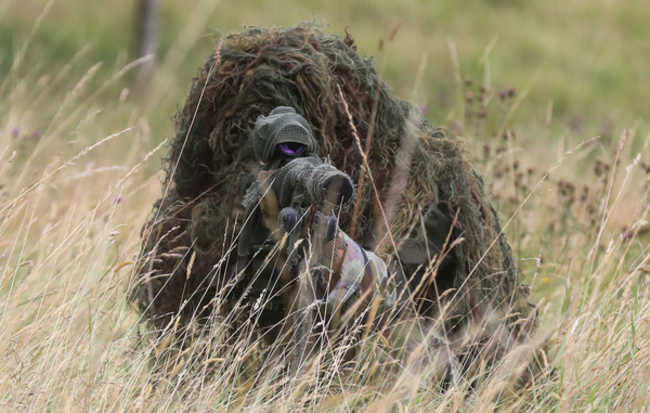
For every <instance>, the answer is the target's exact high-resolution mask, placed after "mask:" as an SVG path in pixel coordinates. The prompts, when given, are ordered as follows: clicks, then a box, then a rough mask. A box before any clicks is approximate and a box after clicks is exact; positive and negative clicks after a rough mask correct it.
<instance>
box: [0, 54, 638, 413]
mask: <svg viewBox="0 0 650 413" xmlns="http://www.w3.org/2000/svg"><path fill="white" fill-rule="evenodd" d="M73 65H75V62H74V61H72V62H70V65H68V66H65V67H63V68H62V69H61V71H58V72H54V73H50V72H48V70H47V69H45V68H42V67H41V68H39V67H34V68H31V69H29V70H18V69H15V70H13V71H12V73H11V75H10V76H8V77H7V78H6V79H5V80H4V81H3V83H2V86H1V87H0V93H1V94H0V185H1V188H0V264H1V272H0V354H1V355H2V357H1V358H0V372H1V373H0V410H2V411H237V410H246V411H292V410H299V409H302V410H309V411H313V410H318V411H362V410H364V411H399V412H402V411H454V410H461V411H491V410H493V409H494V408H495V407H498V408H500V409H501V410H503V411H562V412H563V411H573V410H580V411H585V410H588V411H646V410H648V408H649V407H650V400H649V398H648V394H649V393H650V375H649V374H648V373H647V372H648V371H650V354H649V351H650V350H649V349H650V343H648V337H650V331H648V330H649V327H648V325H649V323H648V320H647V314H649V313H650V312H649V310H650V308H649V305H650V300H649V299H648V294H647V293H648V288H649V285H648V273H649V272H650V264H649V263H648V260H650V254H649V250H648V243H649V241H650V238H649V232H650V225H649V224H648V222H647V220H648V210H649V209H650V204H649V203H648V190H649V188H650V186H649V182H650V181H649V179H648V173H649V172H650V167H648V165H647V164H646V163H645V162H648V155H647V154H646V152H647V146H648V142H650V141H649V140H648V137H645V136H638V135H637V134H636V133H635V131H634V130H627V131H621V134H620V138H619V137H614V138H612V139H610V141H608V139H607V136H604V137H601V138H594V139H590V140H587V141H585V142H582V143H579V142H570V140H569V139H567V140H560V141H556V142H554V143H551V144H549V143H547V140H546V139H545V138H544V137H545V129H544V125H541V126H540V127H539V130H538V131H537V134H535V135H530V136H529V137H526V136H519V137H517V135H516V128H512V129H509V130H505V126H504V127H503V130H501V128H500V129H499V133H498V134H497V136H496V137H491V133H489V132H488V130H490V127H488V126H489V125H490V123H489V122H488V119H492V122H494V119H497V120H499V119H501V120H503V119H506V118H507V119H512V115H508V113H514V112H515V111H516V110H517V107H518V106H519V105H520V104H524V105H525V99H521V100H519V97H521V96H522V95H523V93H519V92H517V93H516V94H515V96H514V97H506V98H504V99H503V100H501V97H500V96H498V95H497V92H496V91H494V90H488V91H486V92H484V93H486V96H485V101H490V102H492V103H491V104H489V105H487V106H486V107H487V108H488V110H489V111H490V114H494V115H489V116H492V117H491V118H490V117H488V115H484V114H482V109H480V107H479V106H478V104H477V101H476V98H474V99H471V100H470V99H469V96H468V95H467V92H468V91H472V93H474V94H475V96H478V94H480V93H481V92H480V91H479V90H478V85H474V84H472V85H470V84H469V83H470V82H466V83H463V82H458V84H457V88H458V91H459V96H466V98H465V101H464V102H465V103H463V100H462V99H460V100H459V102H458V105H461V104H462V107H461V106H457V108H456V109H457V110H456V111H455V112H456V113H461V114H462V117H461V119H462V120H463V122H462V123H451V124H450V131H451V133H459V134H462V135H463V136H464V137H465V138H466V139H467V140H468V142H469V143H468V145H469V146H470V147H472V148H473V152H474V153H475V158H476V163H477V167H478V169H479V170H481V171H482V172H483V173H484V176H485V180H486V182H487V185H488V188H489V190H490V191H491V192H492V193H493V195H494V201H495V203H496V204H498V206H499V210H500V212H501V213H502V220H503V222H504V223H506V232H507V233H508V236H509V239H510V241H511V243H512V245H513V249H514V250H515V253H516V256H517V259H518V260H519V263H520V266H521V268H522V272H523V274H522V276H523V277H524V278H525V279H526V280H527V281H528V282H529V283H530V284H531V285H532V290H533V294H532V300H533V301H534V302H535V303H539V306H540V320H541V325H540V332H539V335H538V337H536V338H535V340H539V341H542V340H543V341H547V342H548V347H547V351H546V352H545V353H544V355H543V356H542V357H544V358H545V359H546V360H544V362H547V363H548V364H550V365H551V366H552V371H551V374H549V375H546V376H544V377H541V378H538V379H536V380H534V381H533V382H532V383H531V385H530V386H528V387H526V388H523V389H520V390H518V391H516V392H514V393H512V392H509V391H508V387H509V386H508V385H509V384H510V382H511V375H512V373H513V372H516V371H517V370H518V369H520V368H522V367H523V364H522V363H521V358H520V356H521V352H524V351H525V350H526V349H522V348H519V349H515V351H513V353H512V354H510V355H508V356H507V357H506V358H505V359H504V361H503V363H502V365H501V366H500V367H499V368H497V370H496V373H495V375H494V376H492V377H491V378H490V379H489V380H487V381H485V382H484V383H482V384H481V385H480V386H479V387H478V388H474V389H470V386H469V383H464V382H462V381H461V382H459V383H457V384H456V385H455V386H452V387H451V388H450V389H449V390H448V391H446V392H441V391H439V389H438V388H437V384H436V383H435V381H434V380H428V379H427V377H428V376H429V373H430V372H429V371H428V370H427V369H426V368H424V369H421V370H418V371H416V372H413V371H409V370H399V369H398V370H396V371H397V373H395V374H394V375H393V376H391V375H390V373H389V370H382V369H381V368H379V366H378V364H376V363H373V360H374V359H375V358H376V359H377V360H382V357H383V355H382V354H380V351H379V350H378V349H380V348H381V347H380V346H378V345H375V344H373V343H370V344H371V345H370V346H368V350H367V351H365V352H362V355H363V357H365V358H366V359H367V360H369V362H368V363H359V364H357V365H356V367H355V366H353V367H352V368H350V369H347V370H342V369H339V368H337V367H336V365H334V364H332V361H331V360H336V357H338V356H340V354H337V349H335V348H326V349H324V350H323V352H322V353H321V354H320V355H318V356H317V357H321V356H322V359H321V360H322V361H323V363H322V364H318V363H315V364H312V365H311V367H312V368H308V369H305V371H303V372H302V373H301V374H300V375H298V376H291V375H286V374H284V373H283V370H282V369H280V368H274V367H277V366H273V365H267V366H266V368H265V369H264V370H263V371H262V372H261V373H260V376H259V377H257V380H250V378H251V377H256V376H255V373H257V372H253V373H250V372H248V373H242V372H243V371H245V370H246V365H247V360H248V359H250V358H251V357H261V356H260V353H259V352H258V351H257V347H258V344H259V337H257V336H256V335H255V333H254V329H252V328H250V323H248V324H246V328H244V329H242V330H241V331H238V332H237V334H236V336H235V339H234V340H232V338H231V339H230V342H229V343H227V345H226V341H228V339H229V338H228V337H226V334H225V330H224V329H223V328H220V326H219V323H218V322H215V323H214V325H213V326H211V328H210V330H208V331H205V332H204V333H205V334H204V335H203V337H204V340H203V341H201V342H199V343H197V344H196V345H195V346H192V347H190V348H189V352H188V353H186V354H182V355H180V356H179V355H177V354H173V353H169V355H168V356H165V354H166V353H165V351H166V349H165V343H164V342H160V341H159V340H158V338H157V337H156V336H151V335H149V334H148V332H147V330H146V329H144V328H143V327H142V324H141V323H142V322H143V321H144V320H141V319H140V318H139V314H138V313H137V312H136V311H134V310H133V309H132V308H131V307H130V305H129V303H128V301H127V300H126V292H127V291H128V288H129V283H130V279H131V272H132V271H133V268H134V261H136V260H137V258H138V252H139V243H140V234H139V231H140V228H141V225H142V224H143V223H144V222H145V220H146V217H147V216H148V214H149V212H150V210H151V204H152V202H153V200H154V199H155V198H156V197H157V196H158V195H159V194H160V192H161V186H160V179H161V176H160V175H159V173H158V172H157V169H158V166H159V162H158V157H159V156H161V155H162V154H163V153H164V151H165V148H164V145H163V146H162V147H161V146H160V145H159V146H156V145H157V144H158V143H159V141H158V140H156V141H154V139H153V138H152V137H150V136H149V133H150V132H149V127H148V123H147V116H146V114H147V113H148V112H146V111H143V109H141V107H140V106H136V105H134V104H133V103H131V102H130V100H129V99H128V94H127V92H126V91H125V90H122V91H120V90H115V87H114V86H115V85H116V84H117V85H119V84H120V83H119V82H120V81H121V80H122V76H123V75H124V73H123V72H127V71H128V69H129V68H130V66H129V67H126V68H125V69H124V71H122V70H118V71H117V72H116V75H115V76H114V77H112V78H109V79H108V80H106V83H104V85H105V86H100V88H99V89H92V90H91V89H90V88H91V87H90V86H89V85H90V84H91V83H92V82H91V81H92V80H93V78H94V77H95V76H96V72H97V69H98V67H91V68H89V69H88V70H87V72H86V74H85V75H84V76H82V77H80V78H79V79H77V80H75V82H70V79H69V76H68V73H69V71H70V67H71V66H73ZM16 67H17V68H19V67H20V62H17V63H16ZM161 76H163V75H161ZM457 77H458V79H459V80H460V79H461V77H460V74H458V76H457ZM100 84H101V82H100ZM155 96H156V100H159V99H161V97H162V96H164V93H162V92H160V91H157V92H156V95H155ZM508 99H509V100H508ZM149 105H151V106H149V107H155V102H149ZM146 106H147V105H145V107H146ZM548 116H551V117H552V112H551V113H550V114H549V115H548ZM548 123H550V120H548V122H547V123H546V124H548ZM496 124H497V126H498V125H506V122H503V123H500V122H499V121H497V122H496ZM515 125H516V122H515ZM170 129H171V126H170ZM170 134H171V132H170ZM535 340H533V344H535V343H537V341H535ZM192 352H194V353H197V354H198V355H199V356H198V357H190V356H191V355H192V354H191V353H192ZM161 355H162V356H161ZM152 356H153V358H156V357H157V358H158V359H159V360H160V359H165V363H166V365H165V366H164V368H163V369H161V368H158V367H160V366H156V365H152V364H151V358H152ZM165 357H166V358H165ZM267 363H270V362H267ZM328 363H329V364H328ZM495 403H496V404H495Z"/></svg>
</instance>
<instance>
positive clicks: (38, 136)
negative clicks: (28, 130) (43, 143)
mask: <svg viewBox="0 0 650 413" xmlns="http://www.w3.org/2000/svg"><path fill="white" fill-rule="evenodd" d="M40 137H41V132H40V131H38V130H37V129H34V130H33V131H32V138H34V139H38V138H40Z"/></svg>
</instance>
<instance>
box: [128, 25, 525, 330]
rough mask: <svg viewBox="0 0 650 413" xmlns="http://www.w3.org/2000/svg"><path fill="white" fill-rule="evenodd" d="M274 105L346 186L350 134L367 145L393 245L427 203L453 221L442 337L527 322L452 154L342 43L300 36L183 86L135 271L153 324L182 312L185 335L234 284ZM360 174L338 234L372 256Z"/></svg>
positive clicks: (234, 50)
mask: <svg viewBox="0 0 650 413" xmlns="http://www.w3.org/2000/svg"><path fill="white" fill-rule="evenodd" d="M277 106H290V107H293V108H295V109H296V111H297V112H298V113H299V114H300V115H302V116H303V117H305V118H306V119H307V121H308V122H309V124H310V125H311V127H312V129H313V132H314V136H315V137H316V139H317V141H318V143H319V154H320V155H321V156H329V157H330V159H331V161H332V163H333V164H334V165H335V166H336V167H337V168H339V169H340V170H342V171H344V172H346V173H347V174H348V175H349V176H350V177H351V178H352V179H353V181H354V182H358V181H359V178H360V174H361V171H362V169H363V168H362V165H364V161H363V157H362V155H361V153H360V151H359V145H358V143H357V142H356V138H355V134H356V136H358V138H359V140H360V145H361V147H363V148H365V147H366V145H369V155H368V159H367V162H368V165H369V167H370V171H371V174H370V175H371V176H372V181H373V182H374V187H376V188H377V191H378V193H379V198H380V199H381V201H382V203H383V204H385V205H388V204H390V203H391V200H390V199H389V198H390V197H392V196H397V197H398V198H397V200H396V202H393V204H394V205H395V208H394V209H393V211H392V212H391V213H390V215H391V217H392V219H391V226H390V230H391V234H392V235H393V238H394V239H395V240H397V241H399V240H403V239H404V238H409V237H411V238H412V237H417V236H421V235H422V234H421V233H420V231H421V230H420V228H422V227H423V226H422V225H420V220H421V217H422V215H423V214H424V215H426V213H427V211H428V210H429V207H430V206H432V205H434V206H435V205H438V206H440V209H441V210H442V211H444V213H445V214H447V215H448V218H449V219H452V220H453V219H454V217H455V216H457V222H456V224H455V226H454V234H455V235H454V237H462V238H464V241H462V243H461V244H460V245H458V246H456V247H455V248H454V249H453V250H452V254H455V258H456V262H457V265H456V266H455V268H454V270H453V271H454V272H453V277H452V279H450V280H449V283H448V284H449V285H448V287H454V288H456V289H457V293H456V294H455V296H456V303H455V306H454V307H453V308H454V310H453V311H454V315H455V317H450V319H451V320H454V321H453V323H451V324H450V325H452V327H453V326H457V325H460V324H462V320H467V319H469V318H471V317H472V316H473V315H477V314H480V312H481V311H486V309H487V308H503V309H505V311H506V312H505V313H504V314H511V315H512V316H511V317H510V320H511V321H512V323H514V324H517V320H520V321H519V323H520V324H521V321H523V320H525V319H526V318H528V317H530V315H531V311H532V308H531V307H530V305H529V304H528V303H527V302H526V296H527V291H526V288H525V287H524V286H523V285H522V284H520V283H519V280H518V270H517V269H516V268H515V263H514V261H513V258H512V253H511V250H510V247H509V245H508V243H507V241H506V239H505V237H504V236H500V237H499V239H498V240H497V242H493V241H494V240H495V239H496V238H497V236H498V234H499V233H500V232H501V229H500V225H499V222H498V218H497V215H496V212H495V211H494V209H493V208H492V206H491V205H490V203H489V202H488V199H487V197H486V194H485V193H484V189H483V182H482V180H481V178H480V176H479V175H478V174H477V173H476V172H475V171H474V170H473V169H472V166H471V164H470V163H469V157H468V155H467V154H466V153H465V151H464V149H463V145H462V144H461V142H459V141H458V140H457V139H456V138H453V137H449V136H446V134H445V133H444V130H441V129H435V128H433V127H432V126H431V125H430V124H429V123H428V122H427V121H426V120H424V119H423V117H422V116H421V115H420V113H419V111H417V109H415V108H414V106H413V105H412V104H410V103H409V102H406V101H403V100H401V99H399V98H397V97H396V96H395V94H394V93H393V91H392V90H391V89H390V87H388V86H387V85H386V84H385V83H384V82H383V81H382V80H381V79H380V78H379V76H378V74H377V71H376V70H375V68H374V67H373V62H372V60H371V59H366V58H363V57H361V56H360V55H359V54H358V53H357V51H356V47H355V45H354V43H353V40H352V38H351V37H350V36H349V35H347V36H346V37H345V38H342V37H339V36H336V35H328V34H323V33H322V32H320V31H319V30H318V28H317V27H314V26H313V25H311V24H303V25H299V26H297V27H294V28H290V29H284V28H272V29H264V28H257V27H253V28H248V29H245V30H244V31H242V32H236V33H231V34H229V35H227V36H225V37H224V38H223V39H222V40H221V42H220V43H219V44H218V46H217V48H216V50H215V52H214V53H213V54H212V56H210V58H209V59H208V60H207V62H206V64H205V66H204V67H203V69H201V70H200V72H199V74H198V77H197V78H195V79H194V80H193V84H192V88H191V91H190V94H189V97H188V98H187V101H186V103H185V105H184V106H183V108H182V109H181V110H180V112H179V113H178V115H177V117H176V138H175V139H174V140H173V142H172V144H171V151H170V154H169V157H168V158H167V163H166V171H167V182H166V184H170V188H171V189H170V191H169V193H168V194H167V195H166V196H165V197H164V198H163V199H162V200H161V201H159V202H158V203H157V204H156V205H155V208H154V211H153V219H152V220H151V221H150V222H149V223H148V224H147V225H146V226H145V228H144V230H143V236H144V240H145V241H144V246H143V248H144V251H143V253H144V257H145V260H144V262H145V264H144V265H143V267H142V269H141V270H140V275H139V279H138V280H136V281H137V282H136V283H135V288H134V291H133V296H134V297H135V299H136V302H137V303H138V304H139V306H140V308H141V311H143V313H144V314H145V315H146V317H147V319H148V320H149V323H150V324H152V325H154V326H156V327H159V328H162V327H164V326H165V325H167V324H168V323H169V321H170V320H171V317H172V316H173V315H174V314H178V313H179V312H180V315H181V324H182V323H187V322H188V320H189V318H190V317H191V315H192V314H199V315H206V314H207V313H206V312H209V310H208V309H209V308H210V307H209V305H208V303H209V302H210V300H211V299H212V298H213V297H214V296H215V294H217V293H218V292H219V291H221V289H222V288H224V287H225V286H227V285H228V283H229V282H232V277H234V276H235V271H234V269H233V268H232V267H233V265H231V264H232V261H234V254H232V253H231V252H232V251H236V241H237V240H236V234H237V232H238V230H239V229H240V227H241V224H240V223H241V220H242V218H243V216H242V215H243V211H242V210H241V208H239V205H240V204H241V198H242V196H243V195H244V194H245V190H246V187H247V186H248V185H249V184H250V183H251V181H252V179H253V178H251V177H254V176H255V173H256V171H257V168H259V165H258V163H257V162H256V161H255V158H254V152H253V148H252V145H251V139H250V137H251V133H252V130H253V127H254V124H255V120H256V119H257V117H258V116H259V115H268V114H269V112H270V111H271V110H272V109H273V108H275V107H277ZM373 112H374V116H373ZM349 116H351V121H350V117H349ZM412 135H416V136H415V137H413V136H412ZM370 136H371V138H369V137H370ZM409 138H411V140H412V141H413V142H412V143H413V145H412V146H413V148H411V149H412V151H411V152H410V153H408V155H409V156H406V157H405V159H407V163H408V166H409V168H408V169H410V171H409V172H408V174H407V176H409V175H410V181H408V183H406V184H403V185H402V186H400V183H399V182H397V183H396V182H393V181H394V180H393V179H392V178H393V177H394V176H403V175H404V174H403V173H402V174H401V175H400V174H396V172H397V170H396V168H397V164H398V161H397V160H396V159H398V158H399V156H402V155H403V154H400V153H399V152H400V148H401V147H404V146H408V145H404V144H403V143H404V141H407V142H408V139H409ZM415 138H416V139H415ZM369 140H370V142H368V141H369ZM402 158H404V157H403V156H402ZM368 176H369V174H367V173H366V175H365V185H364V186H363V187H362V188H361V190H360V192H359V193H358V194H357V200H356V202H357V203H358V204H359V205H358V207H357V208H358V216H357V218H356V220H355V222H354V225H353V222H352V218H351V215H352V214H351V213H348V214H347V215H346V216H344V217H342V219H341V221H340V222H341V227H342V229H343V230H344V231H346V232H348V233H350V235H351V236H352V237H353V239H355V241H357V242H358V243H359V244H361V245H363V246H364V248H366V249H370V250H372V249H374V248H375V247H376V246H377V245H378V244H379V241H380V240H379V239H378V238H379V237H381V234H382V228H383V222H384V219H383V216H382V212H381V209H380V208H378V203H377V202H376V197H375V194H374V192H373V191H374V190H373V185H372V183H371V181H370V180H369V179H368ZM166 186H167V185H165V187H166ZM396 188H397V190H396ZM401 188H403V189H401ZM387 208H388V207H387ZM388 209H390V208H388ZM238 214H239V215H238ZM236 221H237V223H236ZM353 226H354V229H353V228H352V227H353ZM398 243H399V242H398ZM389 244H390V243H389ZM381 255H382V257H384V258H386V259H387V260H390V259H391V258H392V259H393V260H394V257H395V246H394V245H393V244H390V245H387V246H385V248H383V250H382V252H381ZM188 268H189V271H188ZM426 294H429V295H431V294H430V293H426ZM154 298H155V299H154Z"/></svg>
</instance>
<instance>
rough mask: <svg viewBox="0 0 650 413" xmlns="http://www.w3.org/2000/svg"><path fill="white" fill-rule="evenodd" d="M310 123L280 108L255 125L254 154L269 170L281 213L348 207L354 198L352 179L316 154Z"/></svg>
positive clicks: (292, 111)
mask: <svg viewBox="0 0 650 413" xmlns="http://www.w3.org/2000/svg"><path fill="white" fill-rule="evenodd" d="M317 148H318V145H317V142H316V140H315V139H314V135H313V133H312V129H311V126H310V125H309V123H308V122H307V121H306V120H305V119H304V118H303V117H302V116H300V115H299V114H297V113H296V111H295V110H294V109H293V108H291V107H286V106H280V107H277V108H275V109H273V110H272V111H271V113H270V114H269V116H260V117H258V118H257V121H256V122H255V130H254V133H253V150H254V152H255V156H256V158H257V159H258V160H260V161H262V163H264V168H265V169H267V170H275V172H274V173H273V175H272V180H273V183H272V185H271V189H272V190H273V191H274V192H275V194H276V196H277V199H278V203H279V205H278V206H279V207H280V209H284V208H306V207H309V206H311V205H318V206H322V205H325V203H329V204H331V205H332V206H344V205H347V204H349V203H350V202H351V201H352V200H353V198H354V195H355V193H354V184H353V183H352V180H351V179H350V177H349V176H348V175H347V174H346V173H344V172H341V171H339V170H338V169H336V167H334V166H333V165H331V164H329V163H326V162H324V161H323V160H321V159H320V158H319V157H317V156H316V155H315V154H316V152H317Z"/></svg>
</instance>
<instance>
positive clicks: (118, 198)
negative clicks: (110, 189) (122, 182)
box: [115, 194, 125, 204]
mask: <svg viewBox="0 0 650 413" xmlns="http://www.w3.org/2000/svg"><path fill="white" fill-rule="evenodd" d="M124 201H125V198H124V196H123V195H122V194H117V195H116V196H115V203H116V204H121V203H122V202H124Z"/></svg>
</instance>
